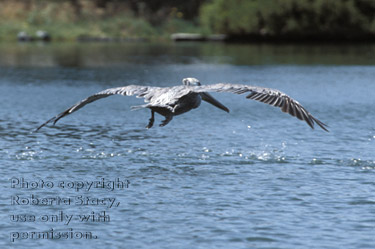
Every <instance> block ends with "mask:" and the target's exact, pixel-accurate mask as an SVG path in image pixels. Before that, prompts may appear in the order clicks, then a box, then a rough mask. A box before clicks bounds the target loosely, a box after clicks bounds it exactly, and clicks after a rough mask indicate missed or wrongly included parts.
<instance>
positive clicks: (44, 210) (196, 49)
mask: <svg viewBox="0 0 375 249" xmlns="http://www.w3.org/2000/svg"><path fill="white" fill-rule="evenodd" d="M59 46H61V47H62V48H61V47H59ZM210 46H212V47H210ZM210 46H208V45H206V44H195V45H183V44H182V45H174V44H170V45H162V46H160V47H157V48H158V49H156V50H154V49H152V48H155V45H148V44H138V45H137V44H115V45H111V44H104V45H100V46H99V49H98V47H96V46H94V45H91V44H88V45H86V44H80V45H79V44H78V45H69V46H68V45H66V46H65V45H50V46H46V47H43V46H42V47H41V46H39V45H27V46H25V45H23V46H21V45H12V50H11V51H12V52H8V53H7V52H5V51H6V50H5V48H4V45H3V46H0V51H2V53H3V54H5V55H4V57H3V59H1V60H0V93H1V97H0V103H1V108H0V137H1V140H0V167H1V172H2V177H1V181H0V187H1V192H2V194H1V197H0V198H1V202H0V214H1V216H0V228H1V234H0V235H1V238H0V247H1V248H26V247H30V248H67V247H69V248H374V246H375V181H374V179H375V154H374V151H375V150H374V149H375V122H374V120H375V111H374V106H375V100H374V99H375V98H374V96H375V81H374V79H375V62H373V61H372V58H374V53H373V52H374V51H375V50H374V47H373V46H372V47H370V50H367V49H363V47H362V48H361V47H360V48H354V49H353V47H345V46H343V47H340V48H339V49H335V48H332V47H328V48H327V47H323V48H322V47H316V48H311V49H307V50H304V49H302V48H301V47H296V49H292V48H293V47H290V46H286V47H284V49H283V47H278V46H276V47H272V46H270V47H266V48H264V47H261V48H259V47H258V46H256V45H252V46H247V45H232V46H225V45H221V44H213V45H212V44H211V45H210ZM148 47H150V48H149V49H147V48H148ZM262 49H263V50H262ZM116 51H117V53H116ZM124 51H125V52H124ZM252 51H257V55H256V58H255V59H254V58H251V52H252ZM327 51H331V52H330V53H328V52H327ZM282 52H283V53H282ZM356 52H363V53H362V54H361V53H358V54H356ZM368 52H370V53H372V57H371V55H370V56H369V55H368V54H367V53H368ZM244 54H248V57H249V60H246V59H244ZM72 55H77V56H76V57H73V58H72ZM312 55H314V56H312ZM4 58H7V59H6V60H5V59H4ZM61 61H68V62H66V63H65V64H64V63H61ZM190 76H192V77H196V78H198V79H200V81H201V82H202V84H210V83H217V82H233V83H242V84H252V85H259V86H266V87H271V88H276V89H280V90H282V91H283V92H285V93H287V94H289V95H290V96H292V97H293V98H295V99H297V100H298V101H299V102H300V103H301V104H302V105H303V106H304V107H305V108H306V109H307V110H309V111H310V112H311V113H312V114H313V115H314V116H315V117H317V118H318V119H320V120H321V121H323V122H324V123H326V124H327V125H329V130H330V132H329V133H327V132H325V131H323V130H321V129H320V128H319V127H316V129H314V130H312V129H310V127H309V126H308V125H307V124H305V123H304V122H301V121H299V120H298V119H296V118H293V117H291V116H289V115H286V114H284V113H282V112H281V111H280V110H278V109H277V108H274V107H271V106H268V105H264V104H263V103H258V102H255V101H252V100H248V99H246V98H245V96H238V95H231V94H225V93H220V94H219V93H218V94H213V95H214V96H215V97H216V98H217V99H219V100H220V101H221V102H222V103H224V104H225V105H226V106H227V107H228V108H229V109H230V110H231V112H230V113H229V114H228V113H225V112H223V111H221V110H219V109H217V108H215V107H213V106H211V105H209V104H207V103H202V105H201V107H200V108H199V109H196V110H193V111H191V112H189V113H186V114H184V115H181V116H177V117H175V118H174V119H173V120H172V121H171V123H169V124H168V125H167V126H165V127H162V128H161V127H158V124H159V122H160V121H161V120H162V119H163V117H161V116H156V122H155V127H153V128H152V129H149V130H147V129H145V128H144V127H145V126H146V125H147V123H148V119H149V117H150V112H149V111H148V110H137V111H131V110H130V106H132V105H138V104H142V103H143V102H142V99H137V98H133V97H123V96H114V97H110V98H107V99H103V100H100V101H97V102H95V103H92V104H90V105H88V106H86V107H84V108H83V109H81V110H80V111H78V112H76V113H74V114H72V115H70V116H68V117H66V118H64V119H62V120H60V121H59V122H58V123H57V124H56V126H47V127H44V128H42V129H41V130H40V131H39V132H38V133H35V132H33V130H34V129H35V128H36V127H38V126H39V125H40V124H41V123H43V122H44V121H46V120H48V119H49V118H51V117H53V116H54V115H56V114H58V113H60V112H61V111H63V110H64V109H65V108H67V107H69V106H71V105H72V104H74V103H76V102H77V101H79V100H81V99H83V98H85V97H87V96H89V95H91V94H93V93H96V92H98V91H101V90H103V89H106V88H110V87H117V86H123V85H128V84H139V85H152V86H172V85H178V84H181V80H182V78H184V77H190ZM103 178H104V181H106V182H108V181H115V180H116V179H120V180H121V181H124V182H125V181H129V182H130V184H129V185H128V187H127V188H122V189H120V188H117V189H114V190H111V189H107V188H91V189H90V190H88V189H81V190H79V191H76V190H75V189H74V186H72V185H71V187H72V188H70V187H68V183H74V182H81V181H83V182H91V181H101V180H102V179H103ZM12 179H13V183H14V184H13V186H12ZM22 179H23V180H24V182H28V183H29V185H28V187H26V186H25V185H24V186H23V187H22V186H20V185H17V184H16V182H17V181H21V180H22ZM41 181H44V182H51V183H52V184H54V185H53V187H51V188H48V187H47V186H44V187H40V186H41V184H40V183H41ZM61 182H63V183H65V184H66V186H67V187H66V188H62V187H59V186H58V184H59V183H61ZM31 195H33V196H34V197H37V198H52V197H60V198H71V200H72V203H70V205H62V204H59V205H58V204H56V203H53V204H52V205H47V206H46V205H44V206H43V205H39V206H37V205H31V204H30V203H31V200H30V199H31ZM79 196H82V197H90V198H96V199H93V202H92V203H91V204H92V205H80V204H79V203H75V201H74V200H76V199H75V198H77V197H79ZM16 197H19V198H21V199H22V198H23V199H25V200H24V202H25V203H26V204H25V203H24V204H25V205H21V204H20V203H22V202H21V201H20V200H21V199H19V201H16V200H15V198H16ZM103 198H116V202H115V203H117V204H118V205H114V206H112V207H108V205H107V204H108V202H104V201H103V202H99V203H98V202H95V201H97V199H100V200H107V199H103ZM28 201H29V204H27V202H28ZM95 203H96V204H97V205H94V204H95ZM102 204H103V205H102ZM104 204H106V205H104ZM61 211H62V212H63V214H66V215H73V216H72V217H73V218H72V220H71V221H70V223H69V224H67V225H66V222H67V220H65V219H64V220H57V221H51V220H50V218H49V217H51V216H48V215H58V214H60V213H61ZM103 211H105V212H106V214H107V215H108V216H109V220H108V219H107V220H105V221H104V220H100V221H98V222H81V221H79V215H83V214H91V212H95V213H100V212H103ZM17 214H19V215H22V214H27V215H31V217H33V216H34V217H35V221H33V220H29V221H28V222H25V221H21V220H19V221H18V222H16V221H15V220H12V219H11V217H13V215H17ZM28 217H30V216H28ZM47 218H49V219H48V220H46V219H47ZM43 219H44V220H43ZM51 229H53V230H54V231H58V232H66V231H74V232H77V233H75V234H76V236H78V237H79V236H81V235H82V234H86V233H91V235H92V237H91V238H87V239H77V238H74V237H73V238H71V237H69V238H60V239H56V238H55V239H42V238H40V237H39V238H31V237H32V236H37V235H35V234H38V233H39V235H40V232H45V231H50V230H51ZM33 233H34V234H33Z"/></svg>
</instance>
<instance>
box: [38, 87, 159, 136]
mask: <svg viewBox="0 0 375 249" xmlns="http://www.w3.org/2000/svg"><path fill="white" fill-rule="evenodd" d="M164 89H165V88H162V87H150V86H137V85H129V86H124V87H116V88H109V89H106V90H103V91H101V92H98V93H96V94H94V95H91V96H89V97H87V98H85V99H84V100H81V101H80V102H78V103H76V104H75V105H73V106H71V107H69V108H68V109H66V110H65V111H63V112H61V113H60V114H58V115H56V116H55V117H53V118H51V119H49V120H48V121H46V122H45V123H43V124H42V125H40V126H39V127H38V128H37V129H36V130H35V131H38V130H39V129H40V128H42V127H43V126H45V125H46V124H48V123H51V122H53V124H55V123H56V122H57V121H59V119H61V118H63V117H65V116H67V115H69V114H71V113H73V112H75V111H78V110H79V109H81V108H82V107H84V106H85V105H87V104H89V103H91V102H94V101H96V100H99V99H102V98H106V97H109V96H112V95H124V96H132V95H136V96H137V97H138V98H144V99H145V102H150V101H151V100H152V98H153V97H154V96H155V95H156V94H155V93H158V92H163V90H164Z"/></svg>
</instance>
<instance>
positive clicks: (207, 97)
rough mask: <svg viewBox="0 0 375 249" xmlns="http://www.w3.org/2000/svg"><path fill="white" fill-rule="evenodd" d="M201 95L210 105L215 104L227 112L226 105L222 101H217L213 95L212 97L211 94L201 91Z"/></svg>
mask: <svg viewBox="0 0 375 249" xmlns="http://www.w3.org/2000/svg"><path fill="white" fill-rule="evenodd" d="M201 97H202V99H203V100H204V101H207V102H208V103H210V104H211V105H214V106H216V107H217V108H220V109H221V110H223V111H226V112H229V109H228V108H227V107H225V106H224V105H223V104H222V103H220V102H219V101H217V100H216V99H214V97H212V96H211V94H208V93H205V92H203V93H201Z"/></svg>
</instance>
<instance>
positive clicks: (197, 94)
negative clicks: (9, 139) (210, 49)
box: [36, 78, 328, 131]
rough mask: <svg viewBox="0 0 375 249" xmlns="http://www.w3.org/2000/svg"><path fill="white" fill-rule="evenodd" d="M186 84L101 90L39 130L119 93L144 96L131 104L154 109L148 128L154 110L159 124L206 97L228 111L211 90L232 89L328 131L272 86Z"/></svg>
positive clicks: (189, 81)
mask: <svg viewBox="0 0 375 249" xmlns="http://www.w3.org/2000/svg"><path fill="white" fill-rule="evenodd" d="M182 83H183V85H180V86H172V87H154V86H138V85H129V86H124V87H116V88H109V89H106V90H103V91H101V92H98V93H96V94H94V95H92V96H90V97H88V98H86V99H84V100H82V101H80V102H78V103H77V104H75V105H73V106H72V107H70V108H68V109H66V110H65V111H63V112H62V113H60V114H58V115H56V116H55V117H53V118H51V119H50V120H48V121H46V122H45V123H43V124H42V125H40V126H39V127H38V128H37V129H36V131H38V130H39V129H40V128H42V127H43V126H45V125H46V124H48V123H50V122H53V124H55V123H56V122H57V121H59V120H60V119H61V118H63V117H65V116H67V115H69V114H71V113H73V112H75V111H78V110H79V109H81V108H82V107H84V106H85V105H87V104H89V103H91V102H94V101H96V100H98V99H102V98H106V97H108V96H111V95H115V94H119V95H124V96H132V95H136V97H137V98H144V101H145V102H146V103H147V104H144V105H140V106H133V107H131V109H132V110H135V109H140V108H148V109H150V110H151V118H150V119H149V123H148V125H147V126H146V128H147V129H149V128H151V127H152V126H153V125H154V120H155V112H156V113H159V114H160V115H162V116H164V117H165V119H164V120H163V121H162V122H161V124H160V126H165V125H167V124H168V123H169V122H170V121H171V120H172V118H173V117H174V116H177V115H180V114H183V113H185V112H188V111H190V110H192V109H195V108H198V107H199V106H200V104H201V101H202V100H204V101H206V102H208V103H210V104H212V105H214V106H216V107H217V108H219V109H221V110H223V111H226V112H229V109H228V108H227V107H225V106H224V105H223V104H221V103H220V102H219V101H218V100H216V99H215V98H213V97H212V96H211V95H210V94H209V93H208V92H230V93H235V94H243V93H248V95H247V96H246V98H247V99H254V100H257V101H260V102H263V103H266V104H269V105H273V106H276V107H280V109H281V111H283V112H285V113H289V114H290V115H292V116H294V117H297V118H298V119H300V120H304V121H305V122H306V123H307V124H308V125H309V126H310V127H311V128H312V129H314V124H315V123H316V124H317V125H319V126H320V128H322V129H323V130H325V131H328V130H327V128H326V127H327V125H326V124H324V123H323V122H321V121H319V120H318V119H317V118H315V117H314V116H313V115H311V114H310V113H309V112H308V111H307V110H306V109H305V108H304V107H303V106H302V105H301V104H300V103H298V101H296V100H294V99H292V98H291V97H289V96H288V95H286V94H285V93H283V92H281V91H279V90H276V89H271V88H265V87H258V86H250V85H243V84H230V83H217V84H212V85H201V83H200V82H199V80H197V79H196V78H185V79H183V80H182Z"/></svg>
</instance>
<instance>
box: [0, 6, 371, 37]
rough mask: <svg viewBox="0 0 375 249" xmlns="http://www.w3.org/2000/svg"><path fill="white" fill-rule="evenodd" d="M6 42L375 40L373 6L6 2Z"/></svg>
mask: <svg viewBox="0 0 375 249" xmlns="http://www.w3.org/2000/svg"><path fill="white" fill-rule="evenodd" d="M0 23H1V25H0V40H15V39H16V36H17V34H18V33H19V32H20V31H25V32H27V33H28V34H30V35H34V34H35V32H36V31H37V30H45V31H47V32H48V33H49V34H50V35H51V36H52V38H53V39H54V40H75V39H77V38H83V37H85V38H90V37H92V38H99V39H106V38H114V39H129V38H130V39H133V38H137V39H138V38H146V39H169V36H170V34H172V33H176V32H187V33H189V32H190V33H203V34H210V33H224V34H228V35H230V36H231V37H235V38H249V37H250V38H251V39H253V38H260V39H264V38H265V39H271V40H278V39H289V38H290V39H294V40H298V39H311V38H312V39H314V38H318V39H321V40H329V39H334V40H340V39H349V40H354V39H362V38H369V39H371V40H375V1H374V0H211V1H210V0H189V1H186V0H0Z"/></svg>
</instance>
